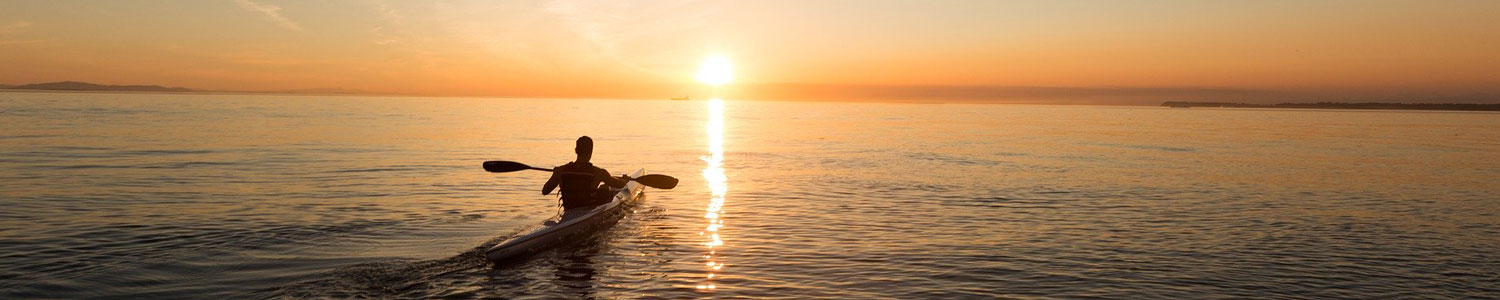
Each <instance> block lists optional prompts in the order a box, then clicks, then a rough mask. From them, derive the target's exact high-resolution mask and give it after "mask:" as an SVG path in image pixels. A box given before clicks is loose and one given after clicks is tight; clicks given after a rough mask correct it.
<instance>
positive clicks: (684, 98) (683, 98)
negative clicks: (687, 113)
mask: <svg viewBox="0 0 1500 300" xmlns="http://www.w3.org/2000/svg"><path fill="white" fill-rule="evenodd" d="M672 100H693V98H688V96H682V97H673V98H672Z"/></svg>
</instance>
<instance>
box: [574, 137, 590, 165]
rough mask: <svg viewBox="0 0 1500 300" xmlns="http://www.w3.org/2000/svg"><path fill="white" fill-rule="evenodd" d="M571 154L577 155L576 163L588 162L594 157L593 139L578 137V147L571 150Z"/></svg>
mask: <svg viewBox="0 0 1500 300" xmlns="http://www.w3.org/2000/svg"><path fill="white" fill-rule="evenodd" d="M573 153H578V160H577V162H589V158H593V157H594V139H591V138H589V136H587V135H585V136H580V137H578V146H577V147H574V148H573Z"/></svg>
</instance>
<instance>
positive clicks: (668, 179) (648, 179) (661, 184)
mask: <svg viewBox="0 0 1500 300" xmlns="http://www.w3.org/2000/svg"><path fill="white" fill-rule="evenodd" d="M484 170H485V171H490V172H491V173H505V172H515V171H520V170H537V171H547V172H557V171H556V170H553V169H546V168H538V167H533V166H528V165H526V164H523V163H518V162H513V161H503V160H491V161H486V162H484ZM567 173H573V172H567ZM579 174H588V173H579ZM588 175H593V174H588ZM630 180H634V181H635V182H639V183H641V184H642V185H645V186H649V187H652V188H658V189H663V190H670V189H672V188H674V187H677V178H676V177H672V176H667V175H661V174H646V175H641V177H636V178H631V179H630Z"/></svg>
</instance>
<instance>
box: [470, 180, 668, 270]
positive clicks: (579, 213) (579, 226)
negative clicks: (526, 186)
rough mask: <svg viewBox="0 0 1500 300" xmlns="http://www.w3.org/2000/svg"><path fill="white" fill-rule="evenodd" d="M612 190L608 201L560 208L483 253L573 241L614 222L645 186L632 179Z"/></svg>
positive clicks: (528, 250)
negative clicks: (589, 205) (550, 216)
mask: <svg viewBox="0 0 1500 300" xmlns="http://www.w3.org/2000/svg"><path fill="white" fill-rule="evenodd" d="M645 173H646V170H645V169H640V170H636V171H635V172H631V173H630V174H628V175H630V178H637V177H640V176H641V175H644V174H645ZM615 190H616V191H617V192H616V193H615V195H614V198H612V199H610V201H609V202H608V203H604V204H600V205H597V206H594V207H581V208H574V209H568V210H563V211H562V212H561V213H558V214H557V216H554V217H552V218H550V219H547V221H545V222H542V224H539V225H537V226H535V227H532V228H531V229H530V230H527V231H524V232H521V233H520V234H517V235H516V236H514V237H511V238H509V239H506V240H505V241H503V242H500V244H496V245H495V246H494V247H490V249H489V250H485V251H484V257H485V258H487V259H489V260H490V261H492V262H504V261H508V260H511V259H515V258H521V257H525V256H528V255H531V254H536V253H537V252H541V251H542V250H547V249H550V248H552V247H557V246H560V245H565V244H568V243H572V242H576V241H578V240H581V239H584V238H587V237H589V236H591V235H593V234H594V233H598V232H599V231H603V230H604V229H607V228H609V227H610V226H614V224H615V222H616V221H619V220H620V217H621V216H624V215H625V207H626V206H627V204H630V203H633V202H635V201H636V200H637V199H640V197H641V194H642V193H641V192H642V191H643V190H645V188H644V186H642V185H641V184H640V183H638V182H635V181H634V180H632V181H628V182H626V183H625V187H624V188H619V189H615Z"/></svg>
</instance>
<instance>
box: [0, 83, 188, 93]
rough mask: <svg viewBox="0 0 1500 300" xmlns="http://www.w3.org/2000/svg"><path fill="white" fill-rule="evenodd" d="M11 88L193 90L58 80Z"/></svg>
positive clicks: (45, 89)
mask: <svg viewBox="0 0 1500 300" xmlns="http://www.w3.org/2000/svg"><path fill="white" fill-rule="evenodd" d="M4 88H6V89H12V90H39V91H97V92H177V93H184V92H193V91H194V90H193V89H189V88H180V87H164V86H160V85H103V84H94V83H87V82H77V81H59V82H48V83H33V84H23V85H17V86H11V87H4Z"/></svg>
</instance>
